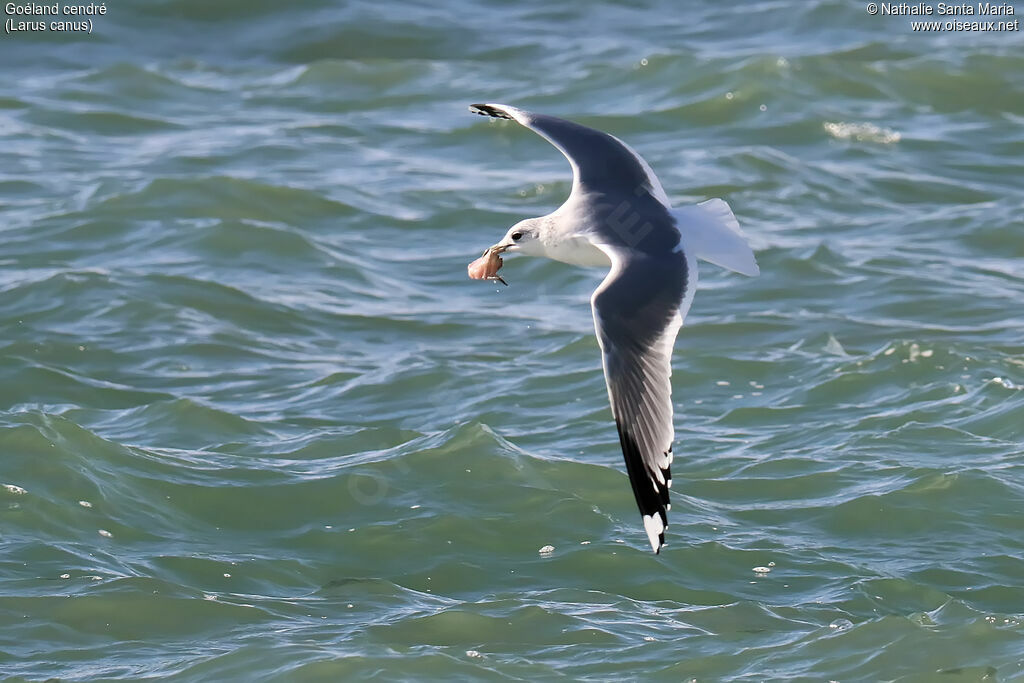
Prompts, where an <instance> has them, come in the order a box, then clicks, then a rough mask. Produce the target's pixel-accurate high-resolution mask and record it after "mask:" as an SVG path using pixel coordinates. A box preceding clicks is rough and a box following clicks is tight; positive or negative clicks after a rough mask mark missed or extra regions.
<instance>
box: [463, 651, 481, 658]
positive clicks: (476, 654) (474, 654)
mask: <svg viewBox="0 0 1024 683" xmlns="http://www.w3.org/2000/svg"><path fill="white" fill-rule="evenodd" d="M466 656H467V657H472V658H473V659H481V658H482V657H483V655H482V654H480V653H479V652H477V651H476V650H466Z"/></svg>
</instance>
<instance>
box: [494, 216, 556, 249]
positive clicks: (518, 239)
mask: <svg viewBox="0 0 1024 683" xmlns="http://www.w3.org/2000/svg"><path fill="white" fill-rule="evenodd" d="M541 227H542V222H541V219H539V218H527V219H526V220H524V221H519V222H518V223H516V224H515V225H513V226H512V227H511V228H509V229H508V232H506V233H505V237H504V238H502V240H501V241H500V242H498V243H497V244H495V245H494V246H493V247H491V248H492V249H500V250H501V251H511V252H519V253H521V254H526V255H527V256H543V255H544V246H543V244H542V243H541V239H540V234H541Z"/></svg>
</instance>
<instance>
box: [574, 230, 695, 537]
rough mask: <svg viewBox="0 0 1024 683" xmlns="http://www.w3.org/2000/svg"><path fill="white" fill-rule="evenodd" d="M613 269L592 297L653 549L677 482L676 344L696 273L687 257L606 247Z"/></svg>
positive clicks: (621, 430)
mask: <svg viewBox="0 0 1024 683" xmlns="http://www.w3.org/2000/svg"><path fill="white" fill-rule="evenodd" d="M605 251H606V253H608V255H609V257H610V259H611V261H612V268H611V271H610V272H609V273H608V276H607V277H605V279H604V281H603V282H601V285H600V286H599V287H598V288H597V290H596V291H595V292H594V295H593V296H592V297H591V299H590V302H591V306H592V307H593V309H594V328H595V329H596V331H597V340H598V343H599V344H600V345H601V352H602V360H603V362H604V377H605V381H606V383H607V384H608V398H609V400H610V401H611V406H612V414H613V415H614V416H615V425H616V427H618V431H619V444H620V445H621V446H622V455H623V457H625V460H626V471H627V472H628V473H629V481H630V484H632V486H633V495H634V496H635V497H636V503H637V506H638V507H639V508H640V514H641V515H642V516H643V521H644V529H645V530H646V531H647V536H648V538H649V540H650V542H651V548H652V549H653V550H654V552H656V553H657V552H660V551H661V548H662V546H663V545H664V544H665V528H666V527H667V526H668V514H667V513H668V509H669V495H668V489H669V487H670V486H671V485H672V473H671V470H670V466H671V464H672V441H673V439H674V438H675V431H674V429H673V427H672V384H671V382H670V377H671V376H672V364H671V360H672V346H673V344H674V342H675V339H676V333H677V332H678V331H679V327H680V326H681V325H682V322H683V320H682V315H681V314H680V310H679V307H680V305H681V304H682V303H683V301H684V299H685V298H686V294H687V291H686V289H687V287H688V286H689V282H690V278H689V273H688V265H687V262H686V258H685V256H684V255H683V254H682V253H681V252H671V253H667V254H663V255H661V256H652V255H649V254H643V253H638V252H635V251H627V250H623V249H614V248H612V249H605Z"/></svg>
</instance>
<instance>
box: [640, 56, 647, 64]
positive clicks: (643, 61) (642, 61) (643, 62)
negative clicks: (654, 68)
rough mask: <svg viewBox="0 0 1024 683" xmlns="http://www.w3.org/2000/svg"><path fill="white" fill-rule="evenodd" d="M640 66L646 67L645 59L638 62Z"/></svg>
mask: <svg viewBox="0 0 1024 683" xmlns="http://www.w3.org/2000/svg"><path fill="white" fill-rule="evenodd" d="M640 66H647V57H644V58H643V59H641V60H640Z"/></svg>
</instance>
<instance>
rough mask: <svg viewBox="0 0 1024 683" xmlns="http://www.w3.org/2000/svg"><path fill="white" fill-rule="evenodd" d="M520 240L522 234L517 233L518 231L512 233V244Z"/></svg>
mask: <svg viewBox="0 0 1024 683" xmlns="http://www.w3.org/2000/svg"><path fill="white" fill-rule="evenodd" d="M521 239H523V233H521V232H519V231H518V230H516V231H515V232H514V233H512V241H513V242H518V241H519V240H521Z"/></svg>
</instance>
